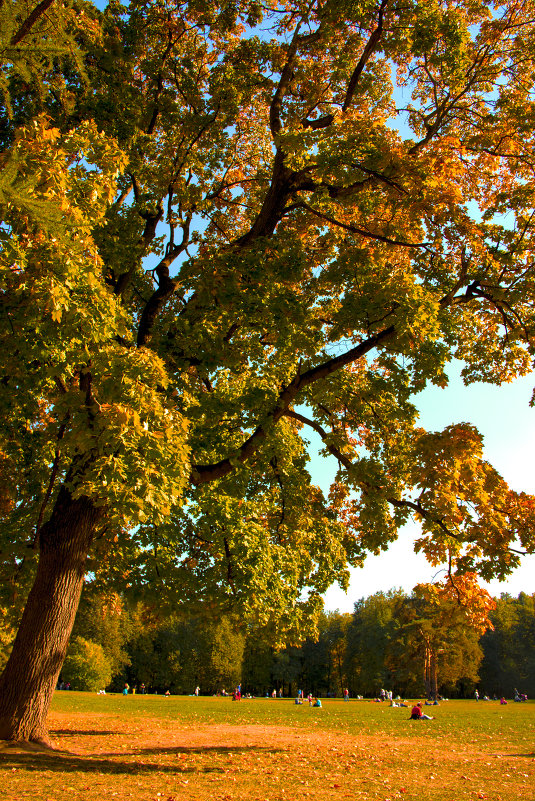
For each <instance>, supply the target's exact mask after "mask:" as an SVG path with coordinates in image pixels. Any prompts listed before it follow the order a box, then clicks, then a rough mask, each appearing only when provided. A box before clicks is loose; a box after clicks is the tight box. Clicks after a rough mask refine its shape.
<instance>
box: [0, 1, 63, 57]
mask: <svg viewBox="0 0 535 801" xmlns="http://www.w3.org/2000/svg"><path fill="white" fill-rule="evenodd" d="M53 2H54V0H42V2H41V3H39V5H38V6H36V7H35V8H34V10H33V11H32V13H31V14H29V15H28V16H27V17H26V19H25V20H24V22H23V23H22V25H21V26H20V28H19V29H18V31H17V33H14V34H13V36H12V37H11V41H10V43H9V44H10V45H11V46H12V47H14V46H15V45H18V44H19V42H21V41H22V40H23V39H24V37H25V36H26V35H27V34H28V33H29V32H30V31H31V29H32V28H33V26H34V25H35V23H36V22H37V20H38V19H39V18H40V17H42V16H43V14H44V13H45V12H46V11H48V9H49V8H50V6H51V5H52V3H53Z"/></svg>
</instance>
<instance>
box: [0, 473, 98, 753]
mask: <svg viewBox="0 0 535 801" xmlns="http://www.w3.org/2000/svg"><path fill="white" fill-rule="evenodd" d="M103 515H104V509H103V508H95V506H94V505H93V503H92V501H91V500H90V499H89V498H87V497H85V496H82V497H81V498H77V499H76V500H73V498H72V496H71V494H70V492H69V491H68V490H67V489H66V488H65V487H62V488H61V490H60V492H59V495H58V499H57V501H56V504H55V506H54V509H53V512H52V515H51V517H50V520H48V522H47V523H45V524H44V525H43V527H42V528H41V532H40V537H39V548H40V557H39V564H38V567H37V573H36V576H35V581H34V584H33V587H32V589H31V591H30V594H29V595H28V600H27V602H26V607H25V609H24V612H23V615H22V620H21V623H20V627H19V630H18V633H17V636H16V638H15V642H14V644H13V650H12V652H11V656H10V657H9V660H8V662H7V665H6V667H5V669H4V672H3V673H2V676H0V739H3V740H32V741H37V742H44V743H47V742H48V738H47V732H46V728H45V720H46V716H47V713H48V708H49V705H50V701H51V699H52V694H53V692H54V690H55V687H56V683H57V680H58V676H59V672H60V670H61V666H62V665H63V660H64V659H65V653H66V651H67V645H68V642H69V636H70V634H71V630H72V627H73V623H74V618H75V615H76V610H77V609H78V602H79V600H80V593H81V590H82V584H83V580H84V569H85V561H86V557H87V553H88V551H89V547H90V545H91V541H92V538H93V534H94V531H95V528H96V526H97V524H98V522H99V521H100V520H101V518H102V517H103Z"/></svg>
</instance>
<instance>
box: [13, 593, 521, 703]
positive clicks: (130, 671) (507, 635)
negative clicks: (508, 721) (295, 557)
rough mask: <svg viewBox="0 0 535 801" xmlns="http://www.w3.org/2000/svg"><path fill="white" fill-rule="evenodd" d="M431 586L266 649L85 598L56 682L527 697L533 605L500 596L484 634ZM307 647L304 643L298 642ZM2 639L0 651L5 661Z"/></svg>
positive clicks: (238, 634) (112, 599) (245, 633)
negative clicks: (517, 693)
mask: <svg viewBox="0 0 535 801" xmlns="http://www.w3.org/2000/svg"><path fill="white" fill-rule="evenodd" d="M430 588H431V590H432V589H433V585H419V586H418V587H416V588H415V589H414V590H413V592H412V593H410V594H406V593H404V592H402V591H400V590H392V591H389V592H378V593H376V594H374V595H371V596H370V597H368V598H362V599H360V600H358V601H357V602H356V603H355V606H354V611H353V613H352V614H349V613H347V614H342V613H339V612H330V613H325V614H323V615H322V616H321V619H320V622H319V629H318V634H317V636H315V637H312V636H311V637H307V636H304V639H303V641H302V642H301V643H300V644H299V645H289V646H286V647H284V648H282V649H281V648H276V647H275V646H273V644H272V639H271V636H270V634H269V632H267V631H262V630H259V629H254V630H252V629H250V628H248V627H247V626H246V625H243V623H242V622H241V621H240V620H239V619H238V618H235V617H233V616H232V615H229V616H227V617H220V618H218V619H210V618H206V617H204V616H200V615H198V616H192V617H190V618H187V619H185V618H183V617H178V616H174V615H172V614H164V613H162V612H161V611H160V610H158V609H157V608H154V607H150V606H147V605H144V604H134V605H132V604H128V603H127V602H126V601H125V600H124V599H123V598H122V597H121V596H119V595H118V594H115V593H109V592H99V591H96V590H94V589H93V588H91V586H90V585H88V586H87V587H86V590H85V592H84V596H83V599H82V603H81V605H80V609H79V612H78V616H77V618H76V623H75V627H74V630H73V634H72V637H71V640H70V645H69V650H68V653H67V658H66V660H65V664H64V666H63V670H62V674H61V679H62V680H63V681H64V682H67V681H68V682H69V683H70V685H71V687H72V688H73V689H85V690H97V689H100V688H104V687H106V688H107V689H109V690H112V691H118V690H120V689H121V688H122V687H123V686H124V683H125V682H128V684H129V685H130V686H131V687H132V688H134V687H135V688H137V689H138V691H139V690H140V688H141V685H144V687H145V690H146V691H147V692H159V693H161V692H165V691H166V690H170V692H172V693H180V694H190V693H192V692H193V690H194V688H195V687H196V686H197V685H199V686H200V688H201V693H202V694H214V693H221V692H223V691H226V692H231V691H232V689H233V688H234V687H235V686H236V685H237V684H238V683H241V684H242V688H243V690H244V691H246V692H251V693H252V694H255V695H265V694H266V693H271V692H272V691H273V690H277V692H279V691H282V694H283V695H285V696H293V695H296V694H297V692H298V690H299V689H303V690H304V691H305V692H311V693H313V694H314V695H321V696H328V695H332V696H341V694H342V692H343V689H344V688H345V687H347V688H348V689H349V692H350V695H351V696H356V695H362V696H365V697H375V696H377V695H378V693H379V691H380V689H381V688H386V689H388V690H392V691H393V693H394V694H395V695H397V694H399V695H401V696H420V695H424V694H425V695H433V694H436V693H440V694H442V695H446V696H449V697H463V696H470V695H472V694H473V692H474V689H475V688H476V687H478V688H479V691H480V693H483V694H488V695H489V696H492V695H494V694H497V695H506V696H511V695H512V693H513V689H514V688H518V689H519V690H521V691H522V692H526V693H527V694H528V695H529V696H531V697H533V696H535V594H532V595H528V594H526V593H521V594H520V595H519V596H518V597H517V598H513V597H511V596H510V595H502V596H501V597H500V598H499V599H495V606H494V604H493V606H494V608H493V609H491V610H490V611H489V613H488V618H487V625H488V623H489V622H490V626H489V627H488V628H486V631H485V632H484V633H483V634H481V627H479V628H478V627H477V626H476V625H474V624H473V620H471V619H469V618H467V616H466V614H465V612H464V611H463V609H462V607H460V606H459V605H458V604H456V603H455V601H454V599H450V600H448V599H445V598H444V597H441V598H440V599H439V600H440V602H439V603H438V602H437V599H436V597H434V596H433V593H432V592H430ZM303 634H304V635H306V632H303ZM6 642H7V638H6V637H4V640H0V653H1V655H2V656H3V657H4V659H5V657H6V654H7V650H8V645H7V644H6Z"/></svg>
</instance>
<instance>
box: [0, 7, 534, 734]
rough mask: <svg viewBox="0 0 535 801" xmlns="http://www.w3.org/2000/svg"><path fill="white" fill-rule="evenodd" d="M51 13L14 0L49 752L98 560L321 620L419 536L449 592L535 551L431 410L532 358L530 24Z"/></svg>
mask: <svg viewBox="0 0 535 801" xmlns="http://www.w3.org/2000/svg"><path fill="white" fill-rule="evenodd" d="M55 6H56V4H55V3H54V0H50V2H48V0H44V2H42V3H40V4H38V5H35V7H34V8H33V9H31V4H28V3H26V2H24V3H22V2H19V1H18V0H4V2H2V3H0V14H2V15H3V19H4V18H5V20H7V23H6V25H2V26H0V27H2V35H3V39H2V48H1V53H0V58H1V65H0V69H1V82H0V91H1V92H2V93H3V97H4V106H3V109H2V117H1V120H0V123H1V131H0V133H1V147H2V151H1V152H0V160H1V164H2V167H3V170H4V172H3V173H2V180H1V182H0V192H1V196H0V203H1V212H2V224H1V226H0V239H1V243H2V253H1V263H0V268H1V275H2V278H1V280H2V283H1V289H0V291H1V300H2V316H1V318H0V345H1V347H0V353H1V377H0V405H1V409H2V414H1V415H0V420H1V423H0V425H1V429H0V471H1V472H2V475H3V476H4V477H9V480H3V481H2V502H1V508H2V512H3V515H4V522H3V525H2V532H1V537H2V540H1V543H2V544H1V552H2V558H3V566H2V571H3V577H4V578H5V581H4V586H5V587H7V588H8V589H9V590H10V591H11V592H12V595H13V596H15V595H17V593H18V594H19V595H20V593H21V592H22V590H23V588H24V587H25V586H28V584H29V583H30V582H32V581H33V586H32V589H31V591H30V592H29V595H28V597H27V601H26V605H25V609H24V612H23V615H22V618H21V620H20V625H19V629H18V634H17V638H16V640H15V643H14V646H13V650H12V653H11V657H10V659H9V661H8V663H7V665H6V668H5V670H4V673H3V675H2V677H1V678H0V737H4V738H19V739H21V738H22V739H23V738H29V739H40V738H44V737H45V736H46V729H45V718H46V712H47V708H48V704H49V700H50V697H51V694H52V692H53V688H54V686H55V683H56V679H57V675H58V672H59V670H60V667H61V663H62V660H63V658H64V654H65V649H66V646H67V641H68V637H69V633H70V629H71V626H72V621H73V617H74V614H75V611H76V606H77V603H78V598H79V593H80V588H81V585H82V582H83V577H84V574H85V572H86V571H90V573H91V575H92V576H93V577H95V580H101V581H108V582H112V581H113V582H115V584H116V585H120V584H123V586H125V587H126V585H129V586H136V587H138V588H141V589H144V588H145V589H150V590H152V591H156V592H157V593H159V594H160V595H161V596H163V595H164V594H165V595H166V597H167V598H168V599H169V600H170V601H172V602H173V601H174V602H175V603H176V604H180V603H182V604H188V605H189V606H190V608H191V609H196V608H197V607H198V605H199V604H200V603H203V604H205V605H206V606H208V608H210V609H212V610H215V609H218V608H223V609H231V608H232V609H233V610H234V611H236V612H238V613H239V614H241V615H243V616H245V617H247V618H249V617H251V616H256V619H257V621H258V622H259V623H261V624H263V625H264V626H266V627H267V630H270V629H271V630H273V631H291V630H294V631H299V630H301V631H302V630H303V628H304V626H306V625H308V621H309V619H311V618H312V617H313V615H314V614H315V613H316V612H317V610H318V609H319V607H320V605H321V594H322V592H323V591H324V590H325V589H326V587H327V586H328V585H329V584H330V583H331V582H332V581H333V580H338V581H341V582H342V583H343V582H344V581H345V580H346V578H347V565H348V564H349V565H351V564H353V565H354V564H358V563H361V562H362V560H363V558H364V557H365V554H366V552H367V551H368V550H372V551H378V550H380V549H381V548H384V547H386V546H387V544H388V542H389V541H391V540H392V539H394V538H395V536H396V532H397V531H398V529H399V527H400V526H401V525H403V523H405V522H406V520H407V519H408V518H409V516H411V515H414V516H416V518H417V519H418V520H420V521H421V523H422V538H421V541H420V547H421V548H423V550H424V551H425V553H426V554H427V555H428V557H429V558H430V559H431V560H432V561H433V562H435V563H441V562H443V561H447V562H448V563H449V567H450V570H451V572H452V573H453V572H454V571H455V570H460V571H463V570H464V571H465V570H468V569H475V570H478V571H479V572H480V573H482V574H483V575H484V576H486V577H489V576H491V575H497V576H503V575H505V574H507V572H508V571H509V570H510V569H512V567H514V566H515V565H516V564H517V562H518V559H519V551H522V550H529V551H532V550H533V549H534V539H533V533H532V532H533V519H534V514H533V501H532V499H531V498H529V497H526V496H524V495H517V494H515V493H514V492H512V491H510V490H509V489H508V487H507V486H506V484H505V483H504V481H503V480H502V478H501V477H500V476H499V475H498V474H497V472H496V471H495V470H494V469H493V468H492V467H491V466H490V465H489V464H488V463H487V462H486V461H485V460H484V458H483V453H482V442H481V437H480V436H479V434H478V433H477V431H475V430H474V429H473V428H472V427H471V426H469V425H467V424H459V425H457V426H453V427H450V428H448V429H446V430H445V431H443V432H434V433H433V432H432V433H428V432H425V431H423V430H422V429H421V428H418V427H417V424H416V423H417V415H416V411H415V407H414V405H413V404H412V403H411V397H412V396H413V395H414V394H415V393H417V392H419V391H420V390H421V389H423V387H425V386H426V385H427V384H428V383H429V382H432V383H435V384H438V385H444V384H445V383H446V382H447V376H446V369H445V368H446V365H447V363H448V361H449V360H450V359H452V358H457V359H459V360H461V361H463V362H464V365H465V367H464V377H465V380H466V381H467V382H469V381H490V382H495V383H496V382H497V383H499V382H502V381H508V380H510V379H512V378H514V376H516V375H521V374H526V373H527V372H529V371H530V370H531V367H532V336H533V329H534V323H535V317H534V308H533V296H534V265H533V256H532V251H533V236H534V233H533V226H532V216H533V207H534V202H533V168H534V164H535V162H534V158H533V151H534V144H535V142H534V133H533V131H534V125H533V117H534V113H535V105H534V103H533V100H532V92H533V82H534V76H535V63H534V52H535V50H534V44H535V42H534V33H535V22H534V7H533V3H532V2H530V1H529V0H528V1H526V2H518V0H514V1H513V0H508V1H507V2H503V3H500V2H497V3H496V4H495V5H494V6H493V7H492V8H489V6H488V4H487V3H486V2H483V0H448V2H446V0H435V2H425V3H420V2H418V1H417V0H403V2H400V1H399V0H305V1H303V0H285V1H284V2H277V0H270V1H269V2H266V3H257V2H253V0H233V2H230V0H220V1H219V2H215V1H214V2H211V3H206V2H205V1H204V0H202V1H201V0H191V2H180V1H179V0H158V2H148V1H147V2H143V0H132V2H129V3H128V4H127V5H126V6H121V5H120V4H119V3H118V2H115V0H114V2H112V3H110V5H109V7H108V8H107V9H106V11H104V12H99V11H98V10H97V9H96V8H95V7H94V6H92V5H91V4H90V3H87V2H84V0H73V2H72V3H71V4H70V5H69V3H62V4H61V13H60V11H59V10H58V9H59V6H58V9H55ZM54 14H55V15H56V16H53V15H54ZM51 15H52V16H51ZM8 23H9V24H8ZM53 48H56V49H55V50H54V51H53ZM58 48H59V51H58ZM26 63H28V64H30V65H31V70H30V71H28V70H27V71H26V72H25V64H26ZM28 76H29V77H28ZM29 78H30V79H31V81H33V84H32V83H31V81H30V80H29ZM309 430H310V431H312V430H314V431H316V432H317V433H319V435H320V436H321V438H322V440H323V442H324V453H325V454H333V455H334V456H335V457H336V458H337V459H338V461H339V465H340V470H339V473H338V476H337V479H336V481H335V483H334V485H333V488H332V492H331V495H330V497H329V498H325V497H324V496H323V494H322V493H321V491H320V490H319V489H318V488H317V487H315V486H314V485H313V483H312V481H311V477H310V473H309V470H308V461H309V454H308V450H307V444H306V436H307V431H309ZM21 676H22V677H24V680H23V681H21Z"/></svg>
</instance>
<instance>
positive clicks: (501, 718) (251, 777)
mask: <svg viewBox="0 0 535 801" xmlns="http://www.w3.org/2000/svg"><path fill="white" fill-rule="evenodd" d="M323 703H324V706H323V709H314V708H310V707H308V705H306V704H305V705H303V706H296V705H295V704H294V702H293V700H292V699H289V700H278V699H277V700H272V699H255V700H248V701H247V700H244V701H242V702H241V703H236V702H233V701H231V700H230V699H228V698H202V697H201V698H194V697H170V698H164V697H162V696H148V695H145V696H139V695H136V696H132V695H129V696H127V697H123V696H118V695H106V696H97V695H91V694H88V693H74V692H63V693H57V694H56V696H55V698H54V702H53V709H52V712H51V715H50V719H49V725H50V730H51V734H52V738H53V740H54V742H55V744H56V746H57V747H58V749H62V750H61V751H60V752H56V753H54V754H47V753H36V752H34V751H29V750H27V749H24V748H8V749H4V750H3V752H2V753H1V754H0V759H1V762H0V768H2V770H3V773H4V776H5V777H6V778H7V788H6V789H7V794H6V795H5V797H6V798H8V799H10V801H11V799H13V801H14V800H15V799H19V798H30V797H32V798H36V799H39V801H41V800H42V801H46V800H47V799H50V801H52V799H60V800H62V799H65V800H66V799H78V798H84V799H88V801H97V799H101V798H103V797H106V798H113V799H123V798H124V799H127V798H135V799H147V801H148V799H151V800H152V799H154V801H175V799H176V800H178V799H179V798H180V799H186V801H188V800H189V799H191V800H192V801H193V799H195V801H205V799H206V800H207V799H209V798H210V799H211V798H213V799H221V801H223V800H225V801H230V800H231V799H249V798H250V799H255V801H256V799H269V801H277V800H278V799H281V800H282V799H288V798H291V799H292V801H293V799H305V798H307V799H308V798H313V799H318V801H319V799H324V798H329V799H331V798H347V797H352V798H363V799H366V798H370V799H381V800H382V801H386V800H387V799H390V801H393V799H394V798H396V799H402V798H403V799H414V800H415V801H416V799H424V800H425V799H429V801H431V800H432V801H457V799H477V798H487V799H494V801H518V800H519V799H520V798H522V799H527V801H534V800H535V753H534V751H535V749H534V740H535V704H532V703H528V704H513V703H509V704H508V705H507V706H505V707H502V706H500V705H499V704H497V703H496V702H480V703H476V702H475V701H448V702H445V703H443V704H441V705H440V706H439V707H429V710H431V713H432V714H434V715H435V719H434V720H433V721H430V722H427V723H419V722H414V721H410V720H408V718H409V710H408V709H396V708H390V707H388V706H386V705H385V704H376V703H371V702H366V701H351V702H349V703H344V702H343V701H341V700H329V699H327V700H325V701H324V702H323Z"/></svg>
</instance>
